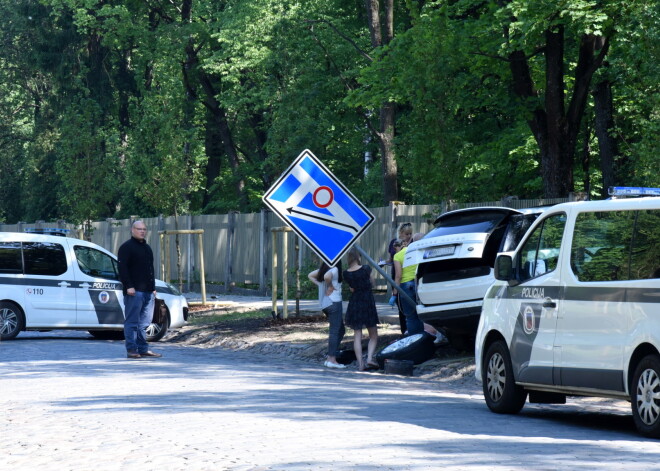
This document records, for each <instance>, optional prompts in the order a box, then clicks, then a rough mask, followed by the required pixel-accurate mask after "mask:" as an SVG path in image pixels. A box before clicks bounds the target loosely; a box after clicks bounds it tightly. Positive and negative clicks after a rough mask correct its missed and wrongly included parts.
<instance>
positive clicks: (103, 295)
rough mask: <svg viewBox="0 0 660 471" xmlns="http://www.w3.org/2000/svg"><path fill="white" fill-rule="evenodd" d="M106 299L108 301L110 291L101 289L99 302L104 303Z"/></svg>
mask: <svg viewBox="0 0 660 471" xmlns="http://www.w3.org/2000/svg"><path fill="white" fill-rule="evenodd" d="M108 301H110V293H108V292H107V291H101V292H100V293H99V302H100V303H101V304H106V303H107V302H108Z"/></svg>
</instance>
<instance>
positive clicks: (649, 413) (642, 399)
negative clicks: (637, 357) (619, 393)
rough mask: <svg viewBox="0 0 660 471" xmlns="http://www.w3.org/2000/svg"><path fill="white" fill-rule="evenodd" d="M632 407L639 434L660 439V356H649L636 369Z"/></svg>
mask: <svg viewBox="0 0 660 471" xmlns="http://www.w3.org/2000/svg"><path fill="white" fill-rule="evenodd" d="M631 389H632V397H631V401H630V402H631V406H632V414H633V420H634V421H635V426H636V427H637V430H639V433H641V434H642V435H644V436H646V437H652V438H659V437H660V356H658V355H648V356H646V357H644V358H643V359H642V361H641V362H640V363H639V365H637V368H636V369H635V375H634V376H633V382H632V388H631Z"/></svg>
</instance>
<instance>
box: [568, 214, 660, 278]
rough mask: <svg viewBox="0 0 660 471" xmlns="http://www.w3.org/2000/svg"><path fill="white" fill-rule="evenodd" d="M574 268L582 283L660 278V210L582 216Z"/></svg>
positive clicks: (578, 223)
mask: <svg viewBox="0 0 660 471" xmlns="http://www.w3.org/2000/svg"><path fill="white" fill-rule="evenodd" d="M571 268H572V270H573V273H575V276H576V277H577V278H578V280H580V281H622V280H643V279H648V278H660V210H643V211H600V212H594V213H583V214H580V215H578V217H577V219H576V221H575V232H574V234H573V249H572V250H571Z"/></svg>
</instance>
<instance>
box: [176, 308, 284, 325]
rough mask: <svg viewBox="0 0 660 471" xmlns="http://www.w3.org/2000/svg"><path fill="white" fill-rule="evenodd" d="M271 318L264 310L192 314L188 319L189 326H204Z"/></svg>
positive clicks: (268, 312)
mask: <svg viewBox="0 0 660 471" xmlns="http://www.w3.org/2000/svg"><path fill="white" fill-rule="evenodd" d="M270 317H271V314H270V311H267V310H265V309H261V310H256V311H246V312H214V311H212V312H210V313H205V312H204V311H202V312H193V313H192V315H191V316H190V318H189V319H188V324H189V325H205V324H217V323H223V324H224V323H235V322H243V321H252V320H264V319H269V318H270Z"/></svg>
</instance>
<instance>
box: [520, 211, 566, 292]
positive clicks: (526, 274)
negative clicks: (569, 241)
mask: <svg viewBox="0 0 660 471" xmlns="http://www.w3.org/2000/svg"><path fill="white" fill-rule="evenodd" d="M565 224H566V215H565V214H564V213H560V214H554V215H552V216H549V217H548V218H546V219H545V220H544V221H543V222H542V223H541V224H540V225H538V226H536V228H535V229H534V232H532V233H531V234H530V235H529V237H528V238H527V240H526V241H525V242H524V245H523V246H522V247H521V249H520V251H519V252H518V253H519V254H520V257H519V260H518V265H517V268H518V273H519V276H518V279H519V281H521V282H522V281H526V280H529V279H530V278H535V277H537V276H541V275H544V274H546V273H549V272H551V271H553V270H554V269H555V268H557V261H558V259H559V247H560V246H561V238H562V236H563V234H564V225H565Z"/></svg>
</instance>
